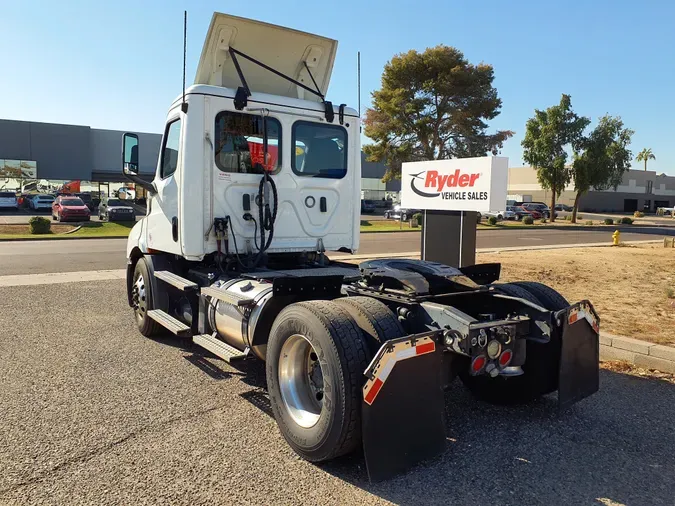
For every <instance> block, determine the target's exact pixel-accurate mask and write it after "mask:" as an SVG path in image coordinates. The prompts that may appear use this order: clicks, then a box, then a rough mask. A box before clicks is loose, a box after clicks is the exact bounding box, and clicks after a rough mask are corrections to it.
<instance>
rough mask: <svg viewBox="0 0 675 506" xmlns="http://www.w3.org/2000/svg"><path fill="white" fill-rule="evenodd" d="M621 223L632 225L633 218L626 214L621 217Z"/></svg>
mask: <svg viewBox="0 0 675 506" xmlns="http://www.w3.org/2000/svg"><path fill="white" fill-rule="evenodd" d="M621 224H622V225H632V224H633V220H632V219H631V218H629V217H628V216H624V217H623V218H621Z"/></svg>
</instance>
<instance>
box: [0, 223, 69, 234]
mask: <svg viewBox="0 0 675 506" xmlns="http://www.w3.org/2000/svg"><path fill="white" fill-rule="evenodd" d="M74 228H75V226H74V225H61V224H59V225H55V224H54V223H52V226H51V231H52V234H62V233H63V232H68V231H69V230H72V229H74ZM0 234H19V235H21V234H30V227H29V226H28V225H0Z"/></svg>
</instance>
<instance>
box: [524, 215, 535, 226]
mask: <svg viewBox="0 0 675 506" xmlns="http://www.w3.org/2000/svg"><path fill="white" fill-rule="evenodd" d="M523 223H524V224H525V225H534V220H533V219H532V216H523Z"/></svg>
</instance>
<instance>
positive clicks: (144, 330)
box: [131, 258, 164, 337]
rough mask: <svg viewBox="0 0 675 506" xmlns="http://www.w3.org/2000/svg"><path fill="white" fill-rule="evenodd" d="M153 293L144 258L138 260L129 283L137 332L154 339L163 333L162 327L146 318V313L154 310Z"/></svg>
mask: <svg viewBox="0 0 675 506" xmlns="http://www.w3.org/2000/svg"><path fill="white" fill-rule="evenodd" d="M154 295H155V294H154V293H152V283H151V282H150V270H149V269H148V265H147V263H146V260H145V258H139V259H138V262H136V267H135V268H134V278H133V281H132V283H131V300H132V301H133V303H134V315H135V318H136V325H138V330H139V331H140V333H141V334H143V335H144V336H145V337H154V336H157V335H160V334H162V333H163V332H164V327H162V326H161V325H160V324H159V323H157V322H156V321H155V320H153V319H152V318H150V317H149V316H148V311H150V310H152V309H156V307H155V304H154V302H155V301H154Z"/></svg>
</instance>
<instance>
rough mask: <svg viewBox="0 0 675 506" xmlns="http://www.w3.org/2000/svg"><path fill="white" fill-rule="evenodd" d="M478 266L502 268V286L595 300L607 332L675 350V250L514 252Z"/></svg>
mask: <svg viewBox="0 0 675 506" xmlns="http://www.w3.org/2000/svg"><path fill="white" fill-rule="evenodd" d="M477 262H478V263H486V262H500V263H501V264H502V276H501V281H518V280H531V281H539V282H542V283H546V284H548V285H550V286H552V287H553V288H555V289H556V290H558V291H559V292H560V293H562V294H563V295H564V296H565V297H566V298H567V299H568V300H569V301H570V302H574V301H579V300H582V299H588V300H590V301H591V302H592V303H593V306H594V307H595V309H596V311H597V312H598V315H599V316H600V328H601V330H602V331H605V332H608V333H610V334H616V335H620V336H627V337H634V338H636V339H643V340H645V341H651V342H654V343H660V344H675V298H673V297H675V249H672V248H664V247H663V245H658V244H649V245H639V246H624V247H618V248H616V247H607V248H569V249H554V250H538V251H537V250H532V251H509V252H501V253H485V254H479V255H478V256H477Z"/></svg>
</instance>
